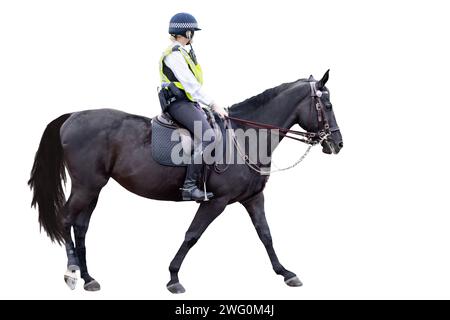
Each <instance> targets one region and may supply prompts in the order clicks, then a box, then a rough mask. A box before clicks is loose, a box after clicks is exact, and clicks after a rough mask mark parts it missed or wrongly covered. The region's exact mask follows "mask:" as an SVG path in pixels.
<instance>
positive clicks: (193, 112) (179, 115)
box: [167, 100, 215, 150]
mask: <svg viewBox="0 0 450 320" xmlns="http://www.w3.org/2000/svg"><path fill="white" fill-rule="evenodd" d="M167 111H168V112H169V114H170V115H171V116H172V117H173V118H174V119H175V121H177V122H178V123H179V124H181V125H182V126H183V127H185V128H186V129H187V130H189V131H190V132H191V133H192V134H193V135H194V138H195V139H198V141H203V137H204V134H205V132H206V131H208V130H211V133H212V134H213V133H214V131H213V130H212V128H211V126H210V125H209V123H208V120H207V119H206V114H205V112H204V111H203V110H202V108H201V107H200V105H199V104H198V103H195V102H191V101H187V100H184V101H183V100H182V101H176V102H174V103H172V104H171V105H170V106H169V107H168V108H167ZM196 121H198V122H199V124H201V132H200V131H199V132H195V130H194V123H195V122H196ZM197 125H198V124H197ZM200 134H201V136H199V135H200ZM208 137H209V136H208ZM214 140H215V136H212V137H211V140H209V141H204V142H203V144H202V146H203V148H202V149H203V150H204V149H205V147H206V146H208V145H209V144H210V143H213V142H214Z"/></svg>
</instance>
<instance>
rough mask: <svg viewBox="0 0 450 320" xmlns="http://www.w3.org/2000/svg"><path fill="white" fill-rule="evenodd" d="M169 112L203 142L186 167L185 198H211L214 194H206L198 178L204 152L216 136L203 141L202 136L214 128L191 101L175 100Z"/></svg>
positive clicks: (198, 140) (200, 199)
mask: <svg viewBox="0 0 450 320" xmlns="http://www.w3.org/2000/svg"><path fill="white" fill-rule="evenodd" d="M168 112H169V113H170V115H171V116H172V117H173V118H174V119H175V120H176V121H177V122H179V123H180V124H181V125H182V126H184V127H185V128H186V129H188V130H189V131H190V132H191V133H193V134H194V139H195V140H196V141H197V142H202V146H201V148H198V147H196V148H194V154H193V158H192V161H191V163H190V164H188V166H187V169H186V179H185V181H184V184H183V190H182V196H183V200H197V201H203V200H205V199H209V198H211V197H212V196H213V194H212V193H211V192H207V193H206V196H205V193H204V191H202V190H200V189H199V188H198V187H197V180H198V178H199V177H200V175H201V170H202V152H203V150H204V149H205V148H206V147H207V146H208V145H209V144H210V143H212V142H214V138H215V136H214V135H212V139H211V140H210V141H203V140H202V138H203V136H204V134H205V132H206V131H208V130H211V133H213V129H212V128H211V126H210V125H209V123H208V121H207V120H206V116H205V113H204V112H203V110H202V109H201V108H200V106H199V105H198V104H195V103H192V102H189V101H179V102H175V103H173V104H171V105H170V106H169V108H168ZM196 128H198V129H196ZM199 129H201V130H199Z"/></svg>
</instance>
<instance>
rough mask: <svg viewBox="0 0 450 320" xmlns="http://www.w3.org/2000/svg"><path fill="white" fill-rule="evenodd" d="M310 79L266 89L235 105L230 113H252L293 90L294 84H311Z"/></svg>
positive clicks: (230, 109)
mask: <svg viewBox="0 0 450 320" xmlns="http://www.w3.org/2000/svg"><path fill="white" fill-rule="evenodd" d="M309 81H310V80H309V79H298V80H296V81H294V82H287V83H283V84H280V85H278V86H276V87H273V88H270V89H266V90H265V91H264V92H262V93H260V94H257V95H255V96H253V97H251V98H248V99H246V100H244V101H242V102H239V103H236V104H233V105H232V106H231V107H229V108H228V109H229V111H230V113H232V114H234V115H236V114H238V113H241V112H251V111H254V110H256V109H258V108H259V107H261V106H263V105H265V104H266V103H267V102H269V101H271V100H273V99H274V98H275V97H276V96H278V95H279V94H280V93H282V92H284V91H286V90H287V89H289V88H291V87H292V86H293V85H294V84H296V83H298V82H309Z"/></svg>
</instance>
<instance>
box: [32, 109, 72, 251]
mask: <svg viewBox="0 0 450 320" xmlns="http://www.w3.org/2000/svg"><path fill="white" fill-rule="evenodd" d="M70 115H71V114H70V113H68V114H64V115H62V116H60V117H59V118H57V119H55V120H53V121H52V122H50V123H49V124H48V125H47V128H46V129H45V131H44V133H43V135H42V138H41V142H40V144H39V148H38V150H37V152H36V156H35V159H34V164H33V168H32V169H31V175H30V180H29V181H28V185H29V186H30V189H31V190H33V200H32V201H31V206H32V207H36V204H37V205H38V207H39V224H40V227H41V228H44V230H45V231H46V232H47V235H48V236H49V237H50V239H51V240H52V242H53V241H56V242H58V244H61V243H64V232H63V231H64V229H63V223H62V219H61V216H60V213H61V208H62V207H63V206H64V203H65V200H66V199H65V195H64V190H63V185H62V181H64V183H66V172H65V164H64V154H63V148H62V145H61V137H60V133H59V131H60V129H61V126H62V125H63V123H64V122H65V121H66V120H67V119H68V118H69V117H70Z"/></svg>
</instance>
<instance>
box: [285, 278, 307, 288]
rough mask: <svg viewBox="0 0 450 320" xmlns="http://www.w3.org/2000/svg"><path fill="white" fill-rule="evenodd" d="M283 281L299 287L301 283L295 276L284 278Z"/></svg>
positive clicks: (290, 285)
mask: <svg viewBox="0 0 450 320" xmlns="http://www.w3.org/2000/svg"><path fill="white" fill-rule="evenodd" d="M284 283H286V284H287V285H288V286H289V287H301V286H302V285H303V283H302V282H301V281H300V280H299V279H298V278H297V276H295V277H292V278H290V279H287V280H285V281H284Z"/></svg>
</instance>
